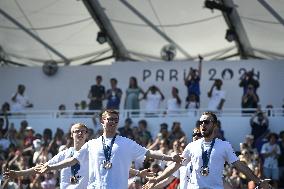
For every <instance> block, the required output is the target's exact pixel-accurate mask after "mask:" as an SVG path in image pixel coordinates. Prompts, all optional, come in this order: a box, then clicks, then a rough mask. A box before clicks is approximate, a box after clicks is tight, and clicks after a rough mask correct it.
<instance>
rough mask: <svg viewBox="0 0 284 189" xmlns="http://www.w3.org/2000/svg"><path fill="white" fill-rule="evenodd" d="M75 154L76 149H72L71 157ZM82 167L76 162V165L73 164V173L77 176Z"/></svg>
mask: <svg viewBox="0 0 284 189" xmlns="http://www.w3.org/2000/svg"><path fill="white" fill-rule="evenodd" d="M73 155H74V149H73V150H72V151H71V155H70V157H73ZM79 169H80V164H79V163H76V164H75V165H72V166H71V174H72V175H73V176H74V177H76V174H78V171H79Z"/></svg>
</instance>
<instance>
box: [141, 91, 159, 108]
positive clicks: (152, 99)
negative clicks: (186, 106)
mask: <svg viewBox="0 0 284 189" xmlns="http://www.w3.org/2000/svg"><path fill="white" fill-rule="evenodd" d="M161 99H162V97H161V95H160V94H159V93H155V94H152V93H148V94H147V99H146V105H145V109H146V110H147V111H153V110H158V109H159V108H160V102H161Z"/></svg>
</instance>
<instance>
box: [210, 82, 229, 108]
mask: <svg viewBox="0 0 284 189" xmlns="http://www.w3.org/2000/svg"><path fill="white" fill-rule="evenodd" d="M222 85H223V82H222V80H221V79H216V80H215V81H214V83H213V85H212V87H211V88H210V90H209V92H208V97H209V98H210V99H209V103H208V110H210V111H213V112H217V111H221V110H222V108H223V106H224V103H225V98H226V91H224V90H222Z"/></svg>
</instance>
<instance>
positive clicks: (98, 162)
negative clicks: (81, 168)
mask: <svg viewBox="0 0 284 189" xmlns="http://www.w3.org/2000/svg"><path fill="white" fill-rule="evenodd" d="M111 140H112V138H107V139H105V142H106V145H108V146H110V143H111ZM147 151H148V150H147V149H146V148H144V147H142V146H140V145H139V144H137V143H136V142H134V141H133V140H131V139H128V138H125V137H122V136H116V139H115V141H114V144H113V147H112V151H111V158H110V161H111V163H112V167H111V168H110V169H105V168H104V167H103V163H104V161H105V156H104V150H103V145H102V136H101V137H99V138H97V139H93V140H90V141H88V142H87V143H85V144H84V145H83V146H82V148H81V150H80V151H79V153H78V154H75V155H74V157H75V158H76V159H77V160H78V161H79V162H86V161H88V162H89V165H90V166H89V183H88V188H92V189H94V188H95V189H126V188H127V186H128V183H127V182H128V177H129V169H130V167H131V164H132V161H144V158H145V154H146V152H147Z"/></svg>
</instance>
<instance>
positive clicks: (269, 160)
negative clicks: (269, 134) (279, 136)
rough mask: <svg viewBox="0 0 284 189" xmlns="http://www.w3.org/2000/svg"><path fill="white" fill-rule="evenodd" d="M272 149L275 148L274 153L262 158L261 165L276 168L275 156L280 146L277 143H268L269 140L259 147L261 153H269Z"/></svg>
mask: <svg viewBox="0 0 284 189" xmlns="http://www.w3.org/2000/svg"><path fill="white" fill-rule="evenodd" d="M273 150H276V154H277V155H274V156H268V157H266V158H264V163H263V167H265V168H270V169H278V159H277V156H279V155H280V153H281V151H280V147H279V145H278V144H277V143H275V144H270V143H269V142H267V143H265V144H263V145H262V147H261V154H267V153H271V152H272V151H273Z"/></svg>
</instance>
